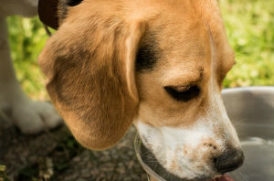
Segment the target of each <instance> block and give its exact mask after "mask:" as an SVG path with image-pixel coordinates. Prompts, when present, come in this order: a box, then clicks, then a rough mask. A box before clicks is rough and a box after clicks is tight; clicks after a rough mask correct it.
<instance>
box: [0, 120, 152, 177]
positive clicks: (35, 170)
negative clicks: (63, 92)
mask: <svg viewBox="0 0 274 181" xmlns="http://www.w3.org/2000/svg"><path fill="white" fill-rule="evenodd" d="M135 134H136V130H135V128H133V127H132V128H130V130H129V131H128V133H127V135H126V136H125V137H124V138H123V139H122V140H121V141H120V142H119V144H118V145H116V146H115V147H114V148H112V149H110V150H107V151H100V152H99V151H89V150H86V149H84V148H83V147H81V146H80V145H79V144H78V143H77V142H76V141H75V140H74V138H73V137H72V136H71V134H70V133H69V131H68V130H67V128H66V127H65V126H61V127H59V128H57V129H55V130H53V131H48V132H45V133H42V134H39V135H32V136H26V135H23V134H21V133H20V131H19V130H18V129H17V128H16V127H14V126H13V125H12V124H11V123H9V122H7V121H4V120H3V119H2V120H1V118H0V181H3V180H5V181H6V180H7V181H13V180H15V181H25V180H26V181H40V180H41V181H47V180H50V181H51V180H54V181H55V180H57V181H146V180H147V176H146V174H145V172H144V171H143V170H142V168H141V166H140V165H139V163H138V161H137V158H136V155H135V152H134V148H133V140H134V137H135Z"/></svg>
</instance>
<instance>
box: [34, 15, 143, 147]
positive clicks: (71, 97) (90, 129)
mask: <svg viewBox="0 0 274 181" xmlns="http://www.w3.org/2000/svg"><path fill="white" fill-rule="evenodd" d="M83 16H84V15H83ZM83 16H82V17H81V18H82V21H73V20H72V21H70V20H67V21H66V23H64V24H63V25H62V26H61V27H60V29H59V30H58V31H57V32H56V33H55V34H54V35H53V36H52V37H51V38H50V39H49V41H48V42H47V44H46V47H45V48H44V50H43V52H42V53H41V55H40V57H39V63H40V66H41V68H42V70H43V72H44V73H45V75H46V76H47V78H48V82H47V90H48V92H49V95H50V97H51V99H52V101H53V103H54V104H55V106H56V108H57V110H58V111H59V112H60V114H61V115H62V116H63V118H64V120H65V122H66V123H67V125H68V127H69V128H70V130H71V132H72V133H73V135H74V136H75V137H76V139H77V140H78V141H79V142H80V143H81V144H83V145H84V146H85V147H88V148H90V149H96V150H101V149H105V148H108V147H111V146H113V145H114V144H115V143H117V142H118V141H119V140H120V138H121V137H123V135H124V134H125V132H126V131H127V129H128V128H129V126H130V125H131V123H132V121H133V118H134V116H135V114H136V108H137V106H138V94H137V89H136V85H135V56H136V51H137V49H138V44H139V41H140V39H141V37H142V34H143V32H144V26H143V24H142V23H139V22H131V23H125V22H123V21H122V20H117V19H116V20H115V21H110V20H106V19H104V20H101V19H100V18H99V17H95V16H88V17H87V19H85V17H83ZM75 18H76V17H75ZM72 19H73V18H72ZM70 22H71V23H70Z"/></svg>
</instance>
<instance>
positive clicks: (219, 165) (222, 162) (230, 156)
mask: <svg viewBox="0 0 274 181" xmlns="http://www.w3.org/2000/svg"><path fill="white" fill-rule="evenodd" d="M213 161H214V165H215V168H216V169H217V171H218V172H219V173H222V174H224V173H226V172H230V171H232V170H235V169H236V168H238V167H240V166H241V165H242V164H243V162H244V153H243V151H242V150H239V149H229V150H226V151H225V152H224V153H223V154H221V155H219V156H218V157H215V158H214V159H213Z"/></svg>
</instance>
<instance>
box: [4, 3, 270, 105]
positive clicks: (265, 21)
mask: <svg viewBox="0 0 274 181" xmlns="http://www.w3.org/2000/svg"><path fill="white" fill-rule="evenodd" d="M220 6H221V9H222V13H223V18H224V21H225V25H226V29H227V34H228V38H229V41H230V44H231V46H232V47H233V48H234V50H235V52H236V61H237V64H236V65H235V66H234V68H233V69H232V71H230V72H229V74H228V75H227V77H226V79H225V81H224V86H225V87H238V86H251V85H274V53H273V52H274V8H273V7H274V1H273V0H220ZM8 24H9V32H10V37H9V39H10V44H11V49H12V58H13V61H14V64H15V68H16V70H17V71H16V72H17V76H18V79H19V81H20V83H21V84H22V86H23V88H24V90H25V91H26V92H27V93H28V94H29V95H30V97H32V98H35V99H39V100H46V99H48V97H47V94H46V91H45V88H44V77H43V76H42V74H41V72H40V70H39V67H38V65H37V57H38V55H39V53H40V51H41V50H42V48H43V46H44V44H45V42H46V40H47V39H48V36H47V34H46V33H45V30H44V28H43V25H42V24H41V23H40V22H39V20H38V18H37V17H35V18H32V19H26V18H21V17H10V18H9V19H8Z"/></svg>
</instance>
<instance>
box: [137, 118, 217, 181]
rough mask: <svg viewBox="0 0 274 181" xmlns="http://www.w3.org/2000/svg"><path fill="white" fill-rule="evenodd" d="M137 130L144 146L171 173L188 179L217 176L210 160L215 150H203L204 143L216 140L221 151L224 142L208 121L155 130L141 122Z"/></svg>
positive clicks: (155, 128)
mask: <svg viewBox="0 0 274 181" xmlns="http://www.w3.org/2000/svg"><path fill="white" fill-rule="evenodd" d="M135 126H136V127H137V129H138V132H139V135H140V137H141V138H142V140H143V143H144V144H145V145H146V147H147V148H149V149H150V150H151V151H152V152H153V154H154V155H155V157H156V158H157V160H158V161H159V162H160V163H161V165H162V166H163V167H165V168H166V169H167V170H168V171H169V172H171V173H173V174H174V175H177V176H179V177H182V178H187V179H194V178H197V177H203V176H204V175H214V171H212V168H211V164H209V161H210V159H209V158H207V155H210V154H209V153H210V152H211V149H212V148H211V147H208V146H203V142H205V141H206V140H214V142H215V145H216V147H217V146H220V145H221V144H222V140H218V139H217V138H216V135H215V133H214V131H213V127H212V124H210V122H209V121H208V120H198V121H197V122H196V123H195V124H193V125H192V126H188V127H185V128H172V127H152V126H149V125H147V124H145V123H143V122H141V121H137V122H136V124H135Z"/></svg>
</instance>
